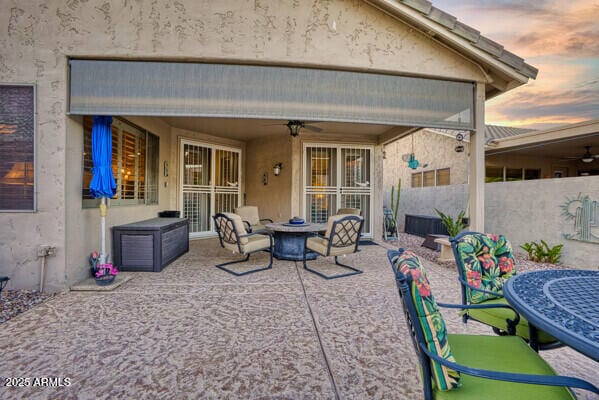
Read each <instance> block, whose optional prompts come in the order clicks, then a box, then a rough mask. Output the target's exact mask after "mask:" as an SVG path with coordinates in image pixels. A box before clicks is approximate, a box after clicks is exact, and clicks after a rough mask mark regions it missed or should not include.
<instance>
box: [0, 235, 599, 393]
mask: <svg viewBox="0 0 599 400" xmlns="http://www.w3.org/2000/svg"><path fill="white" fill-rule="evenodd" d="M361 249H362V251H360V252H359V253H358V254H355V255H353V256H351V257H348V258H347V259H346V260H347V262H348V263H350V264H352V265H356V266H359V267H361V268H362V269H364V271H365V272H364V273H363V274H361V275H356V276H352V277H347V278H343V279H337V280H333V281H326V280H324V279H322V278H320V277H318V276H316V275H314V274H311V273H309V272H306V271H304V270H303V269H302V268H301V263H297V265H296V263H295V262H290V261H277V260H275V264H274V268H273V269H272V270H268V271H263V272H259V273H256V274H251V275H248V276H244V277H235V276H232V275H230V274H227V273H225V272H223V271H220V270H218V269H217V268H215V267H214V264H215V263H217V262H222V261H225V260H228V259H231V255H230V253H229V252H228V251H226V250H224V249H221V248H220V247H219V246H218V243H217V241H216V240H214V239H208V240H198V241H193V242H191V246H190V252H189V253H187V254H186V255H184V256H183V257H181V258H180V259H179V260H177V261H176V262H174V263H173V264H171V265H170V266H168V267H167V268H166V269H165V270H163V271H162V272H161V273H133V274H132V275H133V279H132V280H131V281H129V282H127V283H126V284H124V285H123V286H121V287H119V288H117V289H116V290H115V291H113V292H69V293H65V294H61V295H59V296H56V297H55V298H53V299H52V300H50V301H48V302H46V303H43V304H42V305H40V306H37V307H35V308H33V309H32V310H30V311H28V312H26V313H24V314H21V315H19V316H17V317H15V318H13V319H11V320H9V321H8V322H6V323H4V324H2V326H0V343H1V347H2V361H1V362H0V376H1V377H30V378H34V377H57V378H65V377H68V378H70V382H71V384H70V386H68V387H52V388H40V387H35V388H33V387H29V388H27V387H17V388H6V387H2V388H1V389H0V398H2V399H9V398H22V399H36V398H39V399H46V398H60V399H76V398H77V399H185V398H189V399H199V398H202V399H222V398H225V399H256V398H276V399H335V398H341V399H420V398H422V391H421V383H420V379H419V370H418V363H417V359H416V356H415V353H414V350H413V348H412V343H411V340H410V338H409V336H408V332H407V328H406V324H405V320H404V317H403V314H402V311H401V306H400V303H399V298H398V295H397V289H396V287H395V282H394V280H393V275H392V272H391V269H390V267H389V264H388V262H387V260H386V249H385V248H384V247H381V246H375V245H372V246H363V247H362V248H361ZM414 250H416V251H418V249H414ZM267 257H268V256H267V255H266V254H258V255H255V256H252V259H253V262H254V263H258V264H259V263H266V262H267ZM315 265H317V267H318V266H320V267H322V268H327V265H329V261H328V260H326V259H319V260H318V261H316V262H315ZM425 266H426V267H427V271H428V275H429V279H430V280H431V284H432V286H433V290H434V293H435V295H436V297H437V299H438V300H440V301H446V302H457V301H458V300H459V289H458V285H457V279H456V271H455V270H453V269H451V268H446V267H440V266H438V265H436V264H433V263H431V262H427V261H425ZM444 316H445V318H446V320H447V322H448V325H449V330H450V331H451V332H468V333H482V334H491V330H490V329H487V328H486V327H484V326H483V325H481V324H477V323H473V322H471V323H468V324H467V325H464V324H462V323H461V320H460V318H459V317H458V315H457V313H456V312H455V311H453V310H446V311H445V312H444ZM542 355H543V356H544V357H545V358H546V359H547V360H548V361H549V362H550V363H551V365H553V367H554V368H555V369H556V370H557V371H558V372H559V373H562V374H568V375H571V376H578V377H581V378H584V379H587V380H590V381H591V382H593V383H595V384H596V385H597V384H599V376H598V374H597V372H596V368H597V367H598V364H597V363H596V362H594V361H592V360H590V359H588V358H586V357H584V356H582V355H580V354H578V353H577V352H575V351H573V350H571V349H568V348H562V349H558V350H552V351H548V352H543V353H542ZM3 381H4V380H3ZM579 398H581V399H591V398H595V397H593V395H591V394H588V393H586V392H579Z"/></svg>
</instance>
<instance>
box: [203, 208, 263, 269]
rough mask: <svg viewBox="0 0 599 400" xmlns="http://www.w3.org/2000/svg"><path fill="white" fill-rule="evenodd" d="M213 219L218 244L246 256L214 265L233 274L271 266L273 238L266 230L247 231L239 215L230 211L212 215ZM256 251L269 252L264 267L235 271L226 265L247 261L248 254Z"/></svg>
mask: <svg viewBox="0 0 599 400" xmlns="http://www.w3.org/2000/svg"><path fill="white" fill-rule="evenodd" d="M212 218H213V219H214V226H215V228H216V233H218V239H219V241H220V245H221V246H222V247H223V248H225V249H229V250H231V251H232V252H234V253H238V254H242V255H245V256H246V257H245V258H244V259H241V260H235V261H229V262H225V263H222V264H217V265H216V267H217V268H219V269H222V270H223V271H226V272H228V273H230V274H233V275H235V276H242V275H247V274H251V273H253V272H258V271H264V270H266V269H270V268H272V246H273V240H272V235H271V234H270V233H268V232H263V233H258V232H253V233H247V232H246V230H245V226H244V225H243V222H242V220H241V217H240V216H239V215H237V214H232V213H219V214H216V215H214V216H213V217H212ZM258 251H268V252H269V253H270V262H269V264H268V266H266V267H259V268H255V269H251V270H249V271H244V272H237V271H233V270H231V269H229V268H226V267H225V266H226V265H231V264H237V263H241V262H245V261H248V260H249V259H250V254H252V253H255V252H258Z"/></svg>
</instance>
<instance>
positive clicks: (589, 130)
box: [384, 119, 599, 267]
mask: <svg viewBox="0 0 599 400" xmlns="http://www.w3.org/2000/svg"><path fill="white" fill-rule="evenodd" d="M457 133H458V132H456V131H451V130H440V129H423V130H420V131H417V132H415V133H414V134H413V138H412V137H410V136H407V137H404V138H401V139H399V140H397V141H395V142H393V143H391V144H389V145H387V146H386V147H385V161H384V170H385V176H384V186H385V190H384V191H385V196H384V198H385V199H384V203H385V204H386V205H388V204H389V198H390V190H391V186H392V185H397V181H398V179H399V178H401V187H402V191H401V203H400V217H399V224H400V227H403V225H404V222H405V221H404V217H405V215H406V214H413V215H433V216H434V215H436V213H435V208H437V209H439V210H441V211H443V212H448V213H450V214H452V215H456V214H457V213H458V212H459V211H460V210H467V211H468V210H469V201H468V192H469V185H468V182H469V171H468V167H469V143H468V140H469V139H468V134H467V132H461V133H462V134H464V136H465V137H464V140H463V146H464V151H463V152H456V151H455V148H456V146H458V145H459V144H458V143H457V141H456V134H457ZM485 137H486V146H485V165H486V168H485V172H486V175H485V180H486V182H487V185H485V186H486V188H485V195H486V196H485V197H486V199H485V228H486V231H487V232H499V233H503V234H505V235H507V236H508V237H509V238H510V239H511V240H512V242H513V243H514V244H515V245H516V246H518V245H520V244H523V243H524V242H529V241H539V240H545V241H548V242H550V243H552V244H556V243H564V245H565V246H564V250H563V253H564V257H563V261H564V262H565V263H571V264H573V265H576V266H580V267H595V266H597V264H598V263H597V261H596V259H595V257H594V254H596V252H597V246H598V245H599V220H598V219H597V215H599V209H597V204H598V203H597V201H599V176H597V175H599V119H595V120H591V121H585V122H581V123H576V124H570V125H564V126H560V127H557V128H551V129H544V130H526V129H517V128H508V127H498V126H492V125H487V126H486V130H485ZM412 143H413V149H414V150H413V152H414V154H415V158H416V159H418V161H419V164H420V165H419V166H418V168H416V169H411V168H409V167H408V163H407V162H406V161H404V160H406V159H408V160H409V157H406V156H405V155H406V154H408V155H409V154H411V153H412ZM562 178H568V179H562ZM593 202H595V203H593Z"/></svg>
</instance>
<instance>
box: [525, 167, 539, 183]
mask: <svg viewBox="0 0 599 400" xmlns="http://www.w3.org/2000/svg"><path fill="white" fill-rule="evenodd" d="M531 179H541V170H540V169H528V168H526V169H525V170H524V180H527V181H528V180H531Z"/></svg>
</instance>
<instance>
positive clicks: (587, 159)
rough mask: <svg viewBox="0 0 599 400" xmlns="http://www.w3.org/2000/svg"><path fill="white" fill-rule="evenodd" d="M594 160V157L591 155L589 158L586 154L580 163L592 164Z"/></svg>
mask: <svg viewBox="0 0 599 400" xmlns="http://www.w3.org/2000/svg"><path fill="white" fill-rule="evenodd" d="M594 160H595V157H593V156H591V155H588V156H587V155H586V154H585V155H584V156H583V157H582V158H581V159H580V161H582V162H583V163H590V162H593V161H594Z"/></svg>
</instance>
